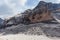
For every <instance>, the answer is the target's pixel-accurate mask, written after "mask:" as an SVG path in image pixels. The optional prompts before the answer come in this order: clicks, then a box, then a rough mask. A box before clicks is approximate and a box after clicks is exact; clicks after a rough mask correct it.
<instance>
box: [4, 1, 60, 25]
mask: <svg viewBox="0 0 60 40" xmlns="http://www.w3.org/2000/svg"><path fill="white" fill-rule="evenodd" d="M54 12H55V13H56V12H60V4H54V3H47V2H44V1H40V2H39V4H38V5H37V6H36V7H35V8H34V9H33V10H31V9H28V10H26V11H25V12H23V13H21V16H18V17H12V18H10V19H8V20H5V22H4V23H5V25H8V26H11V25H17V24H20V23H23V24H29V23H37V22H43V21H51V20H53V19H54V18H53V16H51V14H52V13H54Z"/></svg>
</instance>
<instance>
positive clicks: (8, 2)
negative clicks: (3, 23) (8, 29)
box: [0, 0, 60, 18]
mask: <svg viewBox="0 0 60 40" xmlns="http://www.w3.org/2000/svg"><path fill="white" fill-rule="evenodd" d="M39 1H41V0H0V18H6V17H10V16H13V15H16V14H18V13H21V12H23V11H24V10H26V9H33V8H34V7H35V6H36V5H37V4H38V3H39ZM43 1H47V2H53V3H54V2H55V3H60V0H43Z"/></svg>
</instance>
